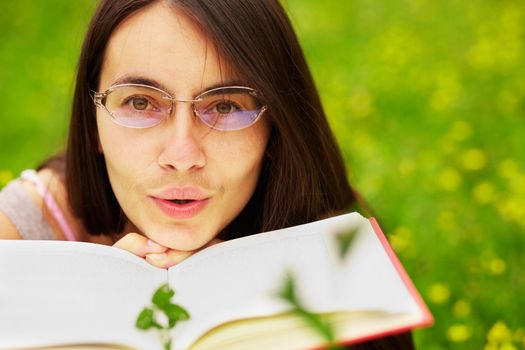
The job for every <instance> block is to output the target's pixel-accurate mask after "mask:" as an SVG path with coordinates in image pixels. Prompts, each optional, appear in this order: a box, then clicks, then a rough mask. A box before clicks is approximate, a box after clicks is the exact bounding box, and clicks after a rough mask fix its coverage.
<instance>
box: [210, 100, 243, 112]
mask: <svg viewBox="0 0 525 350" xmlns="http://www.w3.org/2000/svg"><path fill="white" fill-rule="evenodd" d="M213 109H214V111H215V112H217V113H219V114H229V113H232V112H235V111H237V110H239V109H241V108H240V107H239V106H238V105H237V104H236V103H234V102H232V101H218V102H217V103H215V105H214V108H213Z"/></svg>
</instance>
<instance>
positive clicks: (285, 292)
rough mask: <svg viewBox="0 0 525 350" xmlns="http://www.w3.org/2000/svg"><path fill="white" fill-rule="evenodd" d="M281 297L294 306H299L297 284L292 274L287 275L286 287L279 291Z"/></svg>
mask: <svg viewBox="0 0 525 350" xmlns="http://www.w3.org/2000/svg"><path fill="white" fill-rule="evenodd" d="M279 296H280V297H281V298H282V299H284V300H286V301H287V302H289V303H291V304H292V305H296V304H297V296H296V295H295V282H294V279H293V276H292V274H291V273H287V274H286V276H285V279H284V285H283V287H282V288H281V290H280V291H279Z"/></svg>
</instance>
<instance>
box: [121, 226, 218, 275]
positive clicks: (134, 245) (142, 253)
mask: <svg viewBox="0 0 525 350" xmlns="http://www.w3.org/2000/svg"><path fill="white" fill-rule="evenodd" d="M219 242H221V240H219V239H213V240H211V241H210V242H209V243H208V244H206V245H205V246H204V247H202V248H200V249H198V250H195V251H189V252H188V251H182V250H175V249H171V248H168V247H164V246H162V245H160V244H158V243H156V242H153V241H152V240H150V239H148V238H147V237H144V236H143V235H140V234H138V233H134V232H131V233H128V234H127V235H125V236H124V237H122V238H121V239H120V240H118V241H117V242H116V243H115V244H114V245H113V246H114V247H117V248H120V249H124V250H127V251H128V252H131V253H133V254H135V255H136V256H139V257H141V258H144V259H146V261H147V262H149V263H150V264H151V265H153V266H156V267H160V268H164V269H167V268H169V267H171V266H173V265H176V264H178V263H179V262H181V261H182V260H184V259H186V258H187V257H189V256H190V255H192V254H194V253H196V252H197V251H199V250H201V249H204V248H206V247H209V246H211V245H214V244H217V243H219Z"/></svg>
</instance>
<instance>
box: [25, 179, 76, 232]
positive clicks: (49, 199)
mask: <svg viewBox="0 0 525 350" xmlns="http://www.w3.org/2000/svg"><path fill="white" fill-rule="evenodd" d="M20 177H21V178H22V179H24V180H28V181H30V182H31V183H33V184H34V185H35V188H36V190H37V192H38V194H39V195H40V196H41V197H42V200H43V201H44V203H45V205H46V206H47V208H48V209H49V211H50V213H51V215H53V217H54V218H55V220H56V222H57V223H58V226H59V227H60V229H61V230H62V232H63V233H64V236H65V237H66V239H67V240H68V241H76V240H77V239H76V238H75V234H74V233H73V230H72V229H71V226H69V224H68V223H67V221H66V219H65V217H64V213H63V212H62V210H61V209H60V207H59V206H58V204H57V202H56V201H55V199H54V198H53V196H52V195H51V193H50V192H49V190H48V188H47V187H46V186H45V185H44V183H43V182H42V180H40V178H39V177H38V175H37V173H36V171H34V170H24V171H22V174H21V175H20Z"/></svg>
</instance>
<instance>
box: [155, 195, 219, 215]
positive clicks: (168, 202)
mask: <svg viewBox="0 0 525 350" xmlns="http://www.w3.org/2000/svg"><path fill="white" fill-rule="evenodd" d="M149 197H150V198H151V199H152V200H153V202H154V203H155V205H156V206H157V207H158V208H159V209H160V210H161V211H162V212H163V213H164V214H166V215H167V216H169V217H171V218H173V219H177V220H184V219H191V218H192V217H194V216H196V215H197V214H199V213H200V212H201V211H202V210H203V209H204V208H205V207H206V206H207V205H208V203H209V202H210V199H211V198H212V195H211V194H208V193H206V192H205V191H204V190H201V189H200V188H197V187H173V188H170V189H167V190H164V191H159V193H156V194H154V195H150V196H149ZM181 201H183V202H181Z"/></svg>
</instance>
